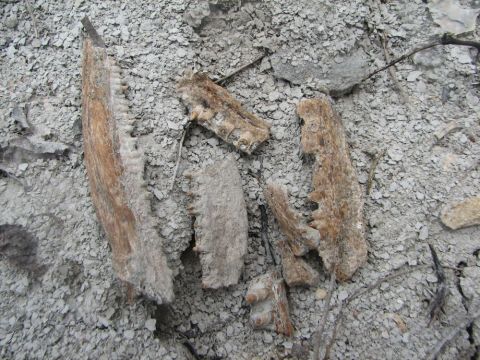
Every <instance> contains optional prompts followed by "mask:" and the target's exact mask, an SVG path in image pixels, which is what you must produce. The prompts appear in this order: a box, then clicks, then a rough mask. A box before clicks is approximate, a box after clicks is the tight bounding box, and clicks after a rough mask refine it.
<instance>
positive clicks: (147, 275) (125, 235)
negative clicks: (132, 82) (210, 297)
mask: <svg viewBox="0 0 480 360" xmlns="http://www.w3.org/2000/svg"><path fill="white" fill-rule="evenodd" d="M86 21H87V23H89V22H88V20H86ZM84 23H85V20H84ZM82 82H83V85H82V101H83V106H82V107H83V115H82V125H83V144H84V145H83V146H84V154H85V167H86V169H87V174H88V179H89V182H90V194H91V197H92V202H93V204H94V206H95V209H96V212H97V217H98V219H99V221H100V223H101V224H102V226H103V229H104V231H105V234H106V236H107V238H108V241H109V242H110V245H111V247H112V252H113V266H114V269H115V271H116V273H117V275H118V276H119V277H120V279H122V280H124V281H126V282H128V283H130V284H132V285H133V286H134V287H135V288H136V289H137V290H139V291H140V292H142V293H144V294H145V295H147V296H148V297H150V298H153V299H155V300H156V301H157V302H158V303H168V302H171V301H172V300H173V297H174V294H173V287H172V275H171V271H170V269H169V268H168V265H167V261H166V257H165V255H164V253H163V250H162V239H161V238H160V237H159V235H158V233H157V231H156V230H155V227H154V226H155V222H154V220H153V217H152V215H151V213H150V200H149V196H148V192H147V190H146V188H145V181H144V179H143V168H144V162H143V158H142V153H141V151H140V150H139V149H137V146H136V141H135V138H133V137H132V135H131V132H132V123H133V119H132V118H131V117H130V116H129V115H128V104H127V101H126V99H125V96H124V94H123V87H122V81H121V78H120V69H119V67H118V66H117V65H116V64H115V62H114V60H113V59H111V58H110V57H109V56H108V55H107V52H106V50H105V48H104V47H103V46H101V45H100V44H99V42H98V41H93V40H91V39H90V38H86V39H85V41H84V45H83V73H82Z"/></svg>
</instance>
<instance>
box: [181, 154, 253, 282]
mask: <svg viewBox="0 0 480 360" xmlns="http://www.w3.org/2000/svg"><path fill="white" fill-rule="evenodd" d="M189 177H191V179H192V189H191V195H192V197H193V201H192V204H191V206H190V207H189V211H190V212H191V214H193V215H194V216H195V241H196V244H195V248H194V250H195V251H196V252H198V253H199V254H200V262H201V265H202V273H203V274H202V286H203V287H205V288H213V289H218V288H220V287H223V286H230V285H234V284H237V283H238V279H239V278H240V275H241V273H242V270H243V260H244V257H245V254H246V253H247V240H248V219H247V210H246V204H245V199H244V197H243V190H242V179H241V178H240V173H239V172H238V169H237V165H236V163H235V161H234V160H233V159H231V158H228V159H226V160H223V161H221V162H218V163H215V164H213V165H212V166H209V167H207V168H205V169H203V170H201V171H199V172H197V173H193V174H189Z"/></svg>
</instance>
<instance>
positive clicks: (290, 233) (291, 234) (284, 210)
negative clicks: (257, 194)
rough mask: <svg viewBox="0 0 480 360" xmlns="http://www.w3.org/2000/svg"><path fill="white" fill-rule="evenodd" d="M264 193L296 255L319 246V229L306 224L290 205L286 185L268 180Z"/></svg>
mask: <svg viewBox="0 0 480 360" xmlns="http://www.w3.org/2000/svg"><path fill="white" fill-rule="evenodd" d="M264 195H265V199H266V200H267V203H268V206H269V207H270V209H272V212H273V215H274V216H275V218H276V219H277V221H278V224H279V225H280V229H282V232H283V233H284V234H285V236H286V237H287V238H288V242H289V245H290V247H291V249H292V251H293V253H294V254H295V256H302V255H305V254H306V253H307V252H308V250H310V249H316V248H318V246H319V244H320V235H319V233H318V231H317V230H315V229H313V228H311V227H309V226H308V225H306V224H304V223H303V222H302V217H301V215H300V214H299V213H298V212H296V211H295V210H294V209H292V208H291V207H290V206H289V204H288V193H287V190H286V188H285V187H284V186H282V185H280V184H276V183H273V182H268V183H267V186H266V188H265V191H264Z"/></svg>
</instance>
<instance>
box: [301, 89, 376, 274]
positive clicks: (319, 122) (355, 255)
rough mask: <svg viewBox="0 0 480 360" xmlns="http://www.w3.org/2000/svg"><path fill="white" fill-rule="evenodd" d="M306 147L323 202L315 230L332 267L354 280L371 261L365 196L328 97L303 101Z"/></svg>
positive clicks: (317, 194)
mask: <svg viewBox="0 0 480 360" xmlns="http://www.w3.org/2000/svg"><path fill="white" fill-rule="evenodd" d="M297 113H298V115H299V116H300V117H301V118H302V119H303V121H304V125H303V127H302V139H301V143H302V148H303V151H304V152H305V153H307V154H313V155H314V156H315V165H314V166H315V168H314V174H313V189H314V190H313V192H312V193H310V194H309V198H310V200H312V201H314V202H316V203H317V204H318V209H317V210H316V211H314V212H313V214H312V217H313V221H312V222H311V224H310V225H311V226H312V227H314V228H315V229H317V230H318V231H319V233H320V236H321V242H320V246H319V247H318V252H319V254H320V256H321V257H322V260H323V262H324V264H325V266H326V268H327V269H328V270H329V271H330V272H332V271H334V269H335V272H336V277H337V279H339V280H340V281H345V280H348V279H350V278H351V277H352V275H353V274H354V273H355V271H356V270H357V269H358V268H359V267H360V266H362V265H363V264H364V263H365V262H366V260H367V243H366V240H365V232H364V221H363V203H364V200H363V196H362V192H361V188H360V185H359V184H358V181H357V175H356V172H355V169H354V167H353V165H352V162H351V160H350V155H349V152H348V147H347V143H346V138H345V133H344V129H343V125H342V123H341V120H340V118H339V116H338V115H337V114H336V113H335V111H334V110H333V108H332V106H331V104H330V102H329V100H328V99H327V98H325V97H324V98H318V99H308V100H302V101H300V103H299V104H298V106H297Z"/></svg>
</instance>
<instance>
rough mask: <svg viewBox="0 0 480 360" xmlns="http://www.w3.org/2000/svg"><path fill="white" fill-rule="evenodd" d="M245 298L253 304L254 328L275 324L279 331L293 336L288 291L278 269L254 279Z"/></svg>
mask: <svg viewBox="0 0 480 360" xmlns="http://www.w3.org/2000/svg"><path fill="white" fill-rule="evenodd" d="M245 300H246V301H247V303H249V304H250V305H251V306H252V309H251V311H250V323H251V324H252V326H253V327H254V328H256V329H259V328H260V329H261V328H270V327H272V326H273V327H274V329H275V331H276V332H277V333H279V334H284V335H286V336H292V334H293V325H292V322H291V321H290V315H289V312H288V301H287V293H286V290H285V284H284V281H283V279H282V278H281V277H280V274H279V273H278V271H276V270H273V271H271V272H268V273H266V274H264V275H260V276H259V277H257V278H255V279H253V280H252V281H251V283H250V286H249V287H248V291H247V295H246V296H245Z"/></svg>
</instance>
